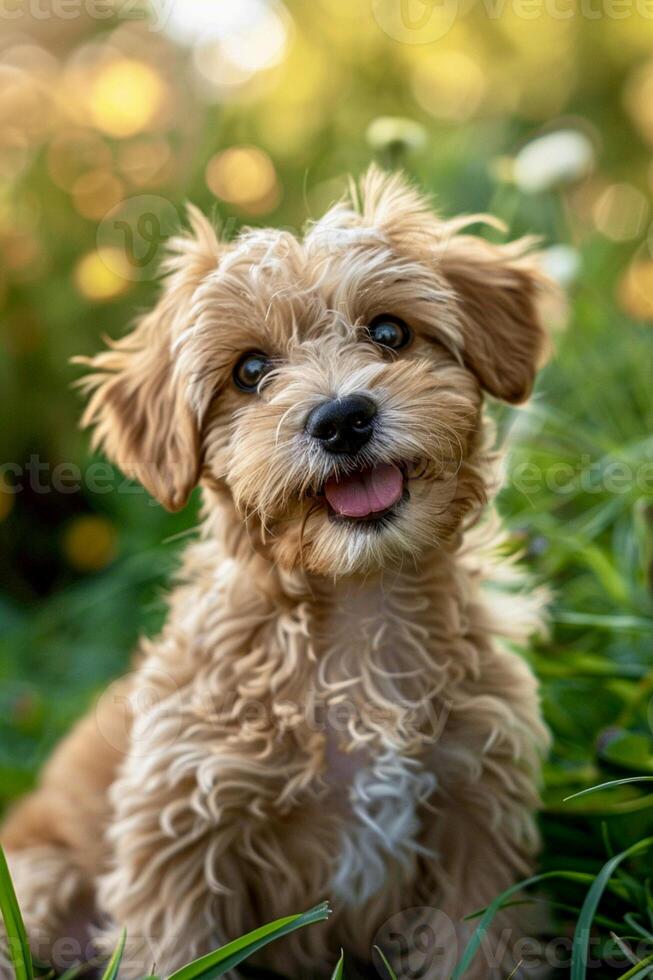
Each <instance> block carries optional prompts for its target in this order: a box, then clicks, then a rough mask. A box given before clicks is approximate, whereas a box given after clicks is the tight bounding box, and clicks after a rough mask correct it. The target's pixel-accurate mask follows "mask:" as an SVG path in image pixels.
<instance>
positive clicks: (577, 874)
mask: <svg viewBox="0 0 653 980" xmlns="http://www.w3.org/2000/svg"><path fill="white" fill-rule="evenodd" d="M552 878H561V879H563V880H565V881H575V882H576V883H578V884H584V885H585V884H587V883H588V881H593V880H594V876H593V875H588V874H586V873H584V872H582V871H544V872H542V874H539V875H533V877H532V878H526V879H525V880H524V881H519V882H517V884H516V885H511V887H510V888H506V890H505V891H504V892H501V894H500V895H497V897H496V898H495V899H494V900H493V901H492V902H490V904H489V905H488V906H487V908H486V909H485V910H484V911H483V913H482V915H481V920H480V922H479V924H478V925H477V926H476V929H475V930H474V932H473V933H472V935H471V936H470V938H469V941H468V943H467V945H466V946H465V949H464V951H463V955H462V956H461V958H460V959H459V961H458V964H457V966H456V968H455V969H454V971H453V973H452V974H451V980H461V977H463V976H464V975H465V972H466V970H468V969H469V966H470V964H471V962H472V960H473V959H474V957H475V956H476V953H477V952H478V948H479V946H480V945H481V942H482V939H483V937H484V935H485V933H486V932H487V930H488V929H489V927H490V925H491V923H492V920H493V919H494V916H495V915H496V914H497V912H498V911H499V910H500V909H501V908H503V906H504V904H505V903H506V902H507V901H508V899H510V898H512V896H513V895H516V894H517V893H518V892H520V891H522V890H523V889H524V888H528V887H529V886H530V885H537V884H539V883H540V882H542V881H548V880H550V879H552ZM478 914H479V913H478V912H474V913H472V914H471V915H469V916H466V918H467V919H470V918H474V917H475V916H477V915H478Z"/></svg>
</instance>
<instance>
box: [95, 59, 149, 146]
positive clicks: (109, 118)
mask: <svg viewBox="0 0 653 980" xmlns="http://www.w3.org/2000/svg"><path fill="white" fill-rule="evenodd" d="M165 94H166V87H165V84H164V82H163V80H162V78H161V77H160V75H159V74H158V73H157V72H156V71H155V70H154V69H153V68H151V67H150V66H149V65H147V64H145V63H144V62H142V61H135V60H133V59H130V58H121V59H117V60H115V61H111V62H109V63H108V64H107V65H105V66H104V67H103V68H102V69H100V71H99V73H98V74H97V76H96V78H95V79H94V80H93V82H92V83H91V90H90V93H89V100H88V101H89V106H90V109H91V113H92V116H93V120H94V122H95V125H96V126H97V127H98V128H99V129H101V130H102V131H103V132H105V133H108V134H109V135H110V136H116V137H125V136H134V135H135V134H136V133H140V132H142V131H143V130H144V129H147V128H148V126H150V125H151V124H152V123H153V122H154V120H155V119H156V117H157V115H158V113H159V111H160V110H161V107H162V106H163V104H164V100H165Z"/></svg>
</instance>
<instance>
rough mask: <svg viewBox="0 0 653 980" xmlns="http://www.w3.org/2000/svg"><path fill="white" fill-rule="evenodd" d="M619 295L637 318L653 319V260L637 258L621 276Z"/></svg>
mask: <svg viewBox="0 0 653 980" xmlns="http://www.w3.org/2000/svg"><path fill="white" fill-rule="evenodd" d="M617 296H618V299H619V302H620V303H621V305H622V307H623V308H624V310H625V311H626V313H628V314H629V315H630V316H632V317H634V318H635V319H636V320H653V261H651V259H636V260H635V261H634V262H632V263H631V265H630V266H629V267H628V269H627V270H626V272H625V273H624V275H623V276H622V277H621V280H620V282H619V285H618V287H617Z"/></svg>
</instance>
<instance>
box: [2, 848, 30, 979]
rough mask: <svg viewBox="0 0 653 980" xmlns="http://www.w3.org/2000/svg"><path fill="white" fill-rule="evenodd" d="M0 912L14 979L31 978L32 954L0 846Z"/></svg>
mask: <svg viewBox="0 0 653 980" xmlns="http://www.w3.org/2000/svg"><path fill="white" fill-rule="evenodd" d="M0 912H2V918H3V920H4V924H5V930H6V932H7V940H8V945H9V956H10V957H11V962H12V964H13V967H14V972H15V974H16V980H33V976H34V970H33V967H32V954H31V953H30V948H29V942H28V940H27V933H26V931H25V923H24V922H23V917H22V915H21V914H20V908H19V907H18V899H17V898H16V892H15V891H14V885H13V882H12V880H11V875H10V874H9V867H8V865H7V859H6V857H5V854H4V851H3V850H2V847H0Z"/></svg>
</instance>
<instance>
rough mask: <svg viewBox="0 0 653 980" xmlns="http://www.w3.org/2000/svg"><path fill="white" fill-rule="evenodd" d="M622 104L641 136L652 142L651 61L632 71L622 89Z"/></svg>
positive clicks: (652, 65)
mask: <svg viewBox="0 0 653 980" xmlns="http://www.w3.org/2000/svg"><path fill="white" fill-rule="evenodd" d="M624 104H625V106H626V110H627V112H628V114H629V115H630V117H631V119H632V121H633V123H634V124H635V126H637V128H638V129H639V131H640V133H641V135H642V136H643V138H644V139H645V140H646V141H647V142H649V143H653V61H647V62H645V64H643V65H640V66H639V67H638V68H636V69H635V71H633V72H632V74H631V76H630V78H629V79H628V81H627V83H626V87H625V89H624Z"/></svg>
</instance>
